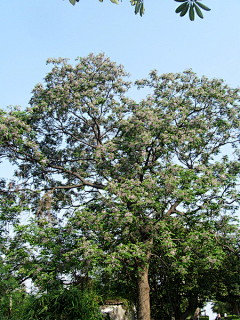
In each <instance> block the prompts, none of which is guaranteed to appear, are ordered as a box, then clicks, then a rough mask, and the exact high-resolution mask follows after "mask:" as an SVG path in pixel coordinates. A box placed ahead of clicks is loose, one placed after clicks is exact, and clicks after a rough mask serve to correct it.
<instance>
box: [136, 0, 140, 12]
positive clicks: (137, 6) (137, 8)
mask: <svg viewBox="0 0 240 320" xmlns="http://www.w3.org/2000/svg"><path fill="white" fill-rule="evenodd" d="M139 9H140V2H138V3H137V4H136V6H135V14H137V13H138V11H139Z"/></svg>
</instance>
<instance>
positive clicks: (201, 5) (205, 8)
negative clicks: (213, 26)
mask: <svg viewBox="0 0 240 320" xmlns="http://www.w3.org/2000/svg"><path fill="white" fill-rule="evenodd" d="M196 3H197V4H198V5H199V7H201V8H202V9H203V10H206V11H210V10H211V9H210V8H208V7H207V6H205V5H204V4H202V3H201V2H199V1H196Z"/></svg>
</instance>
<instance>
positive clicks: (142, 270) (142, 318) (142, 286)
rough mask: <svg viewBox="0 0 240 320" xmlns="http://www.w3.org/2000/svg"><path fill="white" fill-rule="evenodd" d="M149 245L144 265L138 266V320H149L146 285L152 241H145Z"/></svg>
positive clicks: (148, 301)
mask: <svg viewBox="0 0 240 320" xmlns="http://www.w3.org/2000/svg"><path fill="white" fill-rule="evenodd" d="M145 243H146V244H149V251H148V253H147V255H146V263H145V264H142V265H138V268H139V270H138V274H137V276H138V277H137V288H138V320H150V313H151V312H150V287H149V283H148V268H149V262H150V257H151V245H152V244H153V239H148V240H147V241H145Z"/></svg>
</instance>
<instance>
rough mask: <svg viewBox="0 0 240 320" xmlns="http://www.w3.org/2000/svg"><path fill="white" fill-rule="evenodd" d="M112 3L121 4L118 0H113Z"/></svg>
mask: <svg viewBox="0 0 240 320" xmlns="http://www.w3.org/2000/svg"><path fill="white" fill-rule="evenodd" d="M111 2H112V3H116V4H119V2H118V0H111Z"/></svg>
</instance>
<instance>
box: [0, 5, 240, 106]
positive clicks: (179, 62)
mask: <svg viewBox="0 0 240 320" xmlns="http://www.w3.org/2000/svg"><path fill="white" fill-rule="evenodd" d="M203 3H204V4H206V5H208V6H209V7H210V8H211V9H212V10H211V11H210V12H205V11H204V19H203V20H201V19H199V18H196V21H194V22H191V21H190V20H189V18H188V17H184V18H180V17H179V15H177V14H175V12H174V11H175V8H176V7H177V6H178V4H179V3H177V2H175V1H173V0H155V1H154V0H145V7H146V12H145V15H144V16H143V17H142V18H141V17H140V16H135V14H134V8H133V7H132V6H131V5H130V3H129V0H123V1H122V2H120V4H119V5H115V4H112V3H111V2H110V0H104V2H103V3H100V2H99V1H98V0H80V2H79V3H76V5H75V6H72V5H71V4H70V3H69V1H68V0H64V1H63V0H31V1H29V0H11V1H10V0H1V1H0V16H1V18H0V30H1V32H0V46H1V50H0V70H1V80H0V97H1V108H5V107H6V106H7V105H21V106H22V107H23V108H25V107H26V106H27V103H28V101H29V99H30V94H31V90H32V88H33V87H34V85H35V84H36V83H38V82H41V81H42V79H43V77H44V76H45V74H46V72H47V71H48V70H50V66H46V64H45V62H46V59H47V58H49V57H68V58H71V60H72V61H73V60H74V59H75V58H76V57H77V56H86V55H88V54H89V53H90V52H94V53H96V54H97V53H99V52H105V53H106V54H107V55H108V56H109V57H110V58H111V59H112V60H113V61H116V62H117V63H121V64H123V65H124V66H125V68H126V70H127V71H128V72H130V73H131V74H132V79H133V80H135V79H136V78H142V77H146V76H147V74H148V72H149V71H150V70H151V69H157V70H158V71H159V72H160V73H165V72H179V71H183V70H185V69H187V68H192V69H193V71H194V72H196V73H197V74H198V75H199V76H201V75H203V74H204V75H206V76H207V77H210V78H213V77H218V78H223V79H224V80H226V82H227V83H228V84H230V85H231V86H234V87H235V86H239V85H240V1H239V0H217V1H216V0H204V1H203ZM139 94H140V93H139V92H138V91H134V92H133V95H134V96H133V98H135V99H137V98H139V96H138V95H139Z"/></svg>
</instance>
